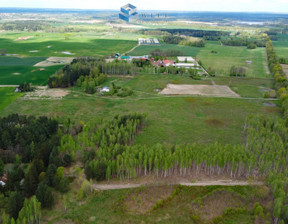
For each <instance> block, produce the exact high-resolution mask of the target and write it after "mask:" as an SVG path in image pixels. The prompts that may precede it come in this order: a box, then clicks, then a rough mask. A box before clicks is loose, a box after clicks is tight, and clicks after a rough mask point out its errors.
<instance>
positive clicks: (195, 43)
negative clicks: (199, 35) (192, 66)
mask: <svg viewBox="0 0 288 224" xmlns="http://www.w3.org/2000/svg"><path fill="white" fill-rule="evenodd" d="M163 41H164V42H165V43H166V44H179V45H184V46H192V47H205V43H206V42H205V40H204V39H200V40H195V39H191V38H189V37H182V36H174V35H168V36H164V37H163Z"/></svg>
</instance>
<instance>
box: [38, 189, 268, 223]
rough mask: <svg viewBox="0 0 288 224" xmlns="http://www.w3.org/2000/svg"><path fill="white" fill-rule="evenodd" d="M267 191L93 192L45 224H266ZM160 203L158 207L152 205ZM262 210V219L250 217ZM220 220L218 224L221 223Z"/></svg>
mask: <svg viewBox="0 0 288 224" xmlns="http://www.w3.org/2000/svg"><path fill="white" fill-rule="evenodd" d="M269 193H270V192H269V189H268V187H265V186H259V187H240V186H237V187H221V186H209V187H183V186H182V187H177V186H162V187H141V188H139V189H128V190H127V189H125V190H110V191H104V192H99V193H96V195H95V196H90V197H89V198H88V199H86V200H84V201H82V202H78V201H77V200H75V194H74V195H73V194H69V196H68V198H69V199H68V202H67V205H66V206H67V210H66V211H65V210H64V207H63V205H59V206H57V210H53V211H45V212H44V216H43V220H44V221H45V223H46V222H47V223H51V224H52V223H74V222H76V223H83V222H85V223H91V224H92V223H95V224H96V223H175V224H177V223H181V224H182V223H191V224H197V223H216V220H218V222H217V223H223V224H235V223H239V224H241V223H243V224H247V223H249V224H252V223H255V221H254V220H255V219H257V220H258V221H259V223H264V222H265V221H266V222H268V223H270V221H271V216H270V215H269V214H268V213H270V214H271V202H272V197H271V196H270V194H269ZM157 202H158V203H159V202H161V205H160V206H156V204H157ZM256 202H258V203H259V204H260V205H261V206H262V207H263V213H264V217H263V218H260V217H259V216H257V215H254V213H253V207H254V204H255V203H256ZM219 221H221V222H219Z"/></svg>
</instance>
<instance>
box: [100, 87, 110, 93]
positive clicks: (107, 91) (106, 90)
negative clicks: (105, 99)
mask: <svg viewBox="0 0 288 224" xmlns="http://www.w3.org/2000/svg"><path fill="white" fill-rule="evenodd" d="M109 92H110V88H109V87H103V88H102V89H101V90H100V93H109Z"/></svg>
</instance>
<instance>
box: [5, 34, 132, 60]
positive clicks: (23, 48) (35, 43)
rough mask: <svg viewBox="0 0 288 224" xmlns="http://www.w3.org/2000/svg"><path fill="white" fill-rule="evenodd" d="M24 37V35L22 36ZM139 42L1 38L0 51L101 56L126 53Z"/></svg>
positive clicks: (27, 54)
mask: <svg viewBox="0 0 288 224" xmlns="http://www.w3.org/2000/svg"><path fill="white" fill-rule="evenodd" d="M21 35H23V34H21ZM136 44H137V41H132V40H117V39H96V38H94V39H93V38H83V39H81V38H80V36H79V37H78V38H73V37H72V38H70V37H67V39H66V40H65V37H64V35H62V36H61V38H60V37H58V38H57V37H56V38H54V37H53V36H50V35H49V36H48V37H45V36H44V37H43V38H42V37H41V36H40V37H35V38H31V39H28V40H25V41H24V40H23V41H15V40H13V39H8V38H1V39H0V49H6V50H7V54H12V55H13V54H17V55H20V56H30V57H39V56H45V57H50V56H58V57H60V56H100V55H110V54H111V53H117V52H120V53H125V52H127V51H129V50H130V49H132V48H133V47H134V46H136Z"/></svg>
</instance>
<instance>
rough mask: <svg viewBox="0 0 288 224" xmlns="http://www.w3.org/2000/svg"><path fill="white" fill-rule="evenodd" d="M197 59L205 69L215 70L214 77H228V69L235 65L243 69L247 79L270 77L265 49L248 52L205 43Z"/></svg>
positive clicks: (216, 43) (214, 43)
mask: <svg viewBox="0 0 288 224" xmlns="http://www.w3.org/2000/svg"><path fill="white" fill-rule="evenodd" d="M211 51H216V52H217V53H212V52H211ZM197 58H198V60H201V61H202V63H203V65H204V67H205V68H207V69H208V68H209V67H211V68H212V69H213V70H215V71H216V72H217V74H216V76H229V72H230V68H231V67H232V66H233V65H235V66H240V67H244V68H245V69H246V76H248V77H254V78H261V77H264V78H266V77H270V74H269V71H268V68H267V60H266V50H265V48H256V49H254V50H249V49H247V48H246V47H233V46H221V44H220V42H216V41H207V43H206V46H205V47H204V48H201V50H200V52H199V53H198V54H197ZM246 61H252V63H251V64H249V63H247V62H246Z"/></svg>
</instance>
